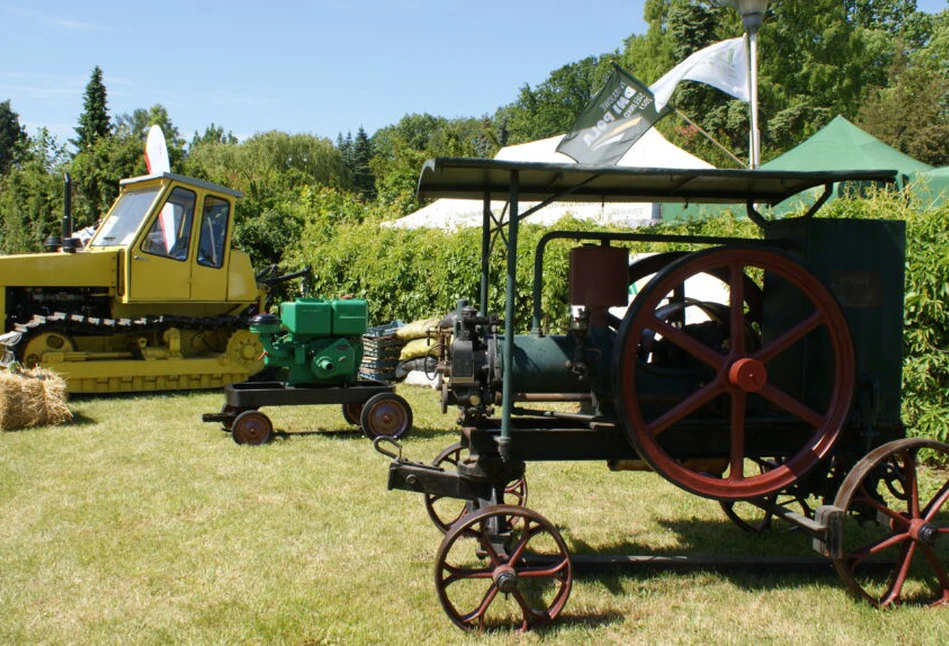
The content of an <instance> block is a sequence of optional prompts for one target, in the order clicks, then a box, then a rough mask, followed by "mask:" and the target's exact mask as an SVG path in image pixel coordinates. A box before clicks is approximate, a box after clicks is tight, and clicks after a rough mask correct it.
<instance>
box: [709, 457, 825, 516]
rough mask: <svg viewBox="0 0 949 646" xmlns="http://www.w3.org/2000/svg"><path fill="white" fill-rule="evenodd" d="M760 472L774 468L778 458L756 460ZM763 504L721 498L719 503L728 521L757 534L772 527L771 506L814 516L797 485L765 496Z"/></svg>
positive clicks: (804, 495)
mask: <svg viewBox="0 0 949 646" xmlns="http://www.w3.org/2000/svg"><path fill="white" fill-rule="evenodd" d="M756 462H757V463H758V468H759V469H760V471H761V473H764V472H766V471H770V470H771V469H773V468H775V467H776V466H777V465H778V464H779V463H780V460H770V459H768V460H756ZM762 502H763V506H761V505H756V504H754V503H753V502H751V501H733V500H722V501H720V502H719V504H720V505H721V507H722V511H723V512H725V515H726V516H727V517H728V519H729V520H730V521H732V522H733V523H735V525H736V526H738V527H739V528H740V529H742V530H744V531H746V532H751V533H754V534H759V533H761V532H766V531H768V530H770V529H771V528H772V526H773V525H772V521H773V520H774V512H773V511H771V508H774V507H783V508H785V509H791V510H793V511H797V512H798V513H801V514H803V515H804V516H806V517H807V518H813V517H814V510H813V509H812V508H811V506H810V505H809V504H808V501H807V495H806V494H804V493H803V492H801V491H798V487H796V486H793V487H791V489H790V490H788V491H781V492H778V493H773V494H771V495H769V496H766V497H765V498H764V499H763V501H762ZM789 529H792V530H793V529H797V525H791V526H790V527H789Z"/></svg>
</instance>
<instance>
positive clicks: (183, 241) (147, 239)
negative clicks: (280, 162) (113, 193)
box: [87, 173, 240, 303]
mask: <svg viewBox="0 0 949 646" xmlns="http://www.w3.org/2000/svg"><path fill="white" fill-rule="evenodd" d="M239 196H240V193H239V192H237V191H234V190H231V189H229V188H225V187H223V186H218V185H215V184H212V183H210V182H205V181H203V180H197V179H193V178H188V177H184V176H181V175H175V174H173V173H162V174H160V175H149V176H144V177H136V178H131V179H127V180H123V181H122V182H121V192H120V194H119V197H118V199H117V200H116V202H115V204H114V205H113V207H112V208H111V209H110V210H109V213H108V214H107V216H106V218H105V220H104V221H103V222H102V224H101V225H100V226H99V228H98V230H97V231H96V233H95V235H94V236H93V238H92V239H91V240H90V241H89V244H88V245H87V250H88V251H90V252H94V251H96V250H97V249H103V250H104V249H114V248H116V247H120V248H121V249H122V252H123V253H124V254H125V262H123V263H121V264H122V265H123V268H122V269H120V271H122V272H123V273H124V275H123V276H122V279H123V280H121V281H120V282H124V284H125V289H124V290H123V291H124V296H125V299H126V300H127V302H130V303H132V302H136V301H155V300H169V301H174V300H191V301H202V300H219V299H220V298H221V295H223V294H226V293H227V292H228V263H229V261H230V255H231V254H230V236H231V231H230V225H231V222H232V221H233V219H232V214H233V208H234V198H236V197H239Z"/></svg>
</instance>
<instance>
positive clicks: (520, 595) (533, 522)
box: [435, 505, 573, 631]
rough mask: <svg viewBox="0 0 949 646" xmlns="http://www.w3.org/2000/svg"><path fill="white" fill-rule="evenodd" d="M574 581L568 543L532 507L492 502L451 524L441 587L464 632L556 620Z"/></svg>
mask: <svg viewBox="0 0 949 646" xmlns="http://www.w3.org/2000/svg"><path fill="white" fill-rule="evenodd" d="M572 585H573V569H572V565H571V561H570V555H569V553H568V551H567V545H566V543H565V542H564V540H563V537H562V536H561V535H560V532H559V531H557V529H556V527H554V525H553V524H552V523H551V522H550V521H549V520H547V519H546V518H544V517H543V516H541V515H540V514H538V513H537V512H535V511H532V510H530V509H527V508H526V507H513V506H510V505H492V506H489V507H484V508H482V509H479V510H477V511H475V512H473V513H471V514H468V515H467V516H465V517H463V518H462V519H461V520H459V521H458V522H456V523H455V524H454V525H452V527H451V529H449V530H448V533H447V534H445V538H444V539H443V540H442V544H441V546H440V547H439V548H438V554H437V556H436V560H435V588H436V590H437V592H438V599H439V601H441V604H442V607H443V608H444V610H445V612H446V614H447V615H448V617H449V618H450V619H451V620H452V622H453V623H454V624H455V625H456V626H458V627H459V628H462V629H464V630H485V629H487V628H515V629H517V630H519V631H526V630H530V629H532V628H537V627H538V626H542V625H544V624H546V623H549V622H550V621H552V620H553V619H554V618H555V617H556V616H557V615H558V614H560V611H561V610H563V607H564V605H565V604H566V603H567V598H568V597H569V596H570V589H571V586H572Z"/></svg>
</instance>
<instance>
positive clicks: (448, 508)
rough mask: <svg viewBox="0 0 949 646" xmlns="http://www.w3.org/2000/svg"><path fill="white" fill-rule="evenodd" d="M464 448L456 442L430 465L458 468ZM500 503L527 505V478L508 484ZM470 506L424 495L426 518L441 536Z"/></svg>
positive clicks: (441, 497)
mask: <svg viewBox="0 0 949 646" xmlns="http://www.w3.org/2000/svg"><path fill="white" fill-rule="evenodd" d="M464 448H465V447H464V446H463V445H462V444H461V443H460V442H456V443H455V444H452V445H451V446H449V447H447V448H445V449H443V450H442V452H441V453H439V454H438V455H437V456H435V459H434V460H433V461H432V464H433V465H434V466H436V467H441V468H443V469H445V468H448V467H456V466H458V462H459V461H460V460H461V454H462V452H463V451H464ZM502 503H503V504H505V505H511V506H515V507H524V506H525V505H526V504H527V478H519V479H518V480H515V481H513V482H511V483H509V484H508V485H507V486H506V487H505V488H504V495H503V500H502ZM470 510H471V509H470V505H469V504H468V503H466V502H462V501H460V500H458V499H457V498H448V497H446V496H436V495H434V494H429V493H427V494H425V511H426V512H428V517H429V518H430V519H431V520H432V523H434V524H435V527H437V528H438V529H439V531H441V532H442V533H443V534H444V533H446V532H447V531H448V530H449V528H450V527H451V526H452V525H454V524H455V523H456V522H458V520H459V519H461V518H462V517H463V516H464V515H465V514H466V513H468V512H469V511H470ZM517 520H518V519H516V518H512V519H511V522H512V523H516V522H517Z"/></svg>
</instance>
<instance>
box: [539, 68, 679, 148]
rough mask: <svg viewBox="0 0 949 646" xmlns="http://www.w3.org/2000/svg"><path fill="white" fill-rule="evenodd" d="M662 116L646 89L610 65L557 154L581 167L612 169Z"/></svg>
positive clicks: (636, 80) (561, 143)
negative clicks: (600, 84) (582, 165)
mask: <svg viewBox="0 0 949 646" xmlns="http://www.w3.org/2000/svg"><path fill="white" fill-rule="evenodd" d="M663 114H664V113H660V112H659V111H658V110H656V102H655V99H654V98H653V95H652V92H650V91H649V88H648V87H646V86H645V85H644V84H643V83H642V82H640V81H639V80H638V79H637V78H635V77H633V76H631V75H629V74H627V73H626V72H624V71H623V70H622V69H620V68H619V67H617V66H615V65H614V66H613V72H612V73H611V74H610V76H609V78H608V79H607V80H606V85H604V86H603V89H601V90H600V91H599V92H598V93H597V94H596V96H595V97H593V100H592V101H591V102H590V103H589V104H588V105H587V107H586V108H584V110H583V112H582V113H581V114H580V116H579V117H578V118H577V120H576V122H575V123H574V124H573V128H572V129H571V131H570V132H569V133H568V134H567V135H565V136H564V138H563V139H562V140H561V142H560V144H559V145H558V146H557V151H558V152H561V153H563V154H565V155H569V156H570V157H572V158H573V159H575V160H577V161H578V162H579V163H581V164H595V165H602V166H615V165H616V163H617V162H618V161H619V160H620V159H621V158H622V157H623V155H625V154H626V151H628V150H629V149H630V148H631V147H632V146H633V144H634V143H636V140H637V139H639V138H640V137H642V136H643V134H645V133H646V131H647V130H649V129H650V128H651V127H652V125H653V124H654V123H655V122H656V121H658V120H659V119H660V118H661V117H662V116H663Z"/></svg>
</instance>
